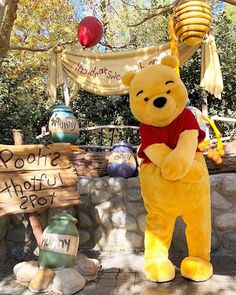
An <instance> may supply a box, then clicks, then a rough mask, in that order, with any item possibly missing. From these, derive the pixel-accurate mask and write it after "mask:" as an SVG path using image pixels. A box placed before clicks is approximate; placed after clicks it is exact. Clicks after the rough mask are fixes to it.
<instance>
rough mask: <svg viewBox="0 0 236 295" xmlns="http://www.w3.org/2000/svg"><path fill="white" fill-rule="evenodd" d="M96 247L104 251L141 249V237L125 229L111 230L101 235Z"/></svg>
mask: <svg viewBox="0 0 236 295" xmlns="http://www.w3.org/2000/svg"><path fill="white" fill-rule="evenodd" d="M98 245H99V246H100V248H101V249H102V250H104V251H129V250H133V249H135V250H136V249H143V237H141V236H140V235H138V234H136V233H134V232H127V230H126V229H121V228H119V229H112V230H110V231H109V232H107V234H106V233H105V232H103V233H102V235H101V238H100V240H99V241H98Z"/></svg>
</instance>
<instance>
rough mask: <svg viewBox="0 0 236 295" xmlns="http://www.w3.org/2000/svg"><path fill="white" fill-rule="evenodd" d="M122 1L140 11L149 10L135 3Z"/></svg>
mask: <svg viewBox="0 0 236 295" xmlns="http://www.w3.org/2000/svg"><path fill="white" fill-rule="evenodd" d="M121 2H122V3H124V4H125V5H127V6H130V7H133V8H135V9H136V10H138V11H140V10H149V8H141V7H138V6H137V5H135V4H132V3H128V2H127V1H125V0H121Z"/></svg>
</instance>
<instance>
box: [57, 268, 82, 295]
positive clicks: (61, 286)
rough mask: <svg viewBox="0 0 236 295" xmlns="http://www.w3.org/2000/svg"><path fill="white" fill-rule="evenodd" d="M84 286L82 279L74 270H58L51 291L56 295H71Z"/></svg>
mask: <svg viewBox="0 0 236 295" xmlns="http://www.w3.org/2000/svg"><path fill="white" fill-rule="evenodd" d="M84 286H85V279H84V277H83V276H82V275H81V274H80V273H79V272H78V271H77V270H76V269H74V268H64V269H61V270H59V271H58V272H57V273H56V275H55V277H54V279H53V283H52V291H53V292H54V293H58V294H65V295H71V294H74V293H76V292H79V291H80V290H81V289H83V288H84Z"/></svg>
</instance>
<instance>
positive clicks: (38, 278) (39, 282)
mask: <svg viewBox="0 0 236 295" xmlns="http://www.w3.org/2000/svg"><path fill="white" fill-rule="evenodd" d="M54 275H55V273H54V271H53V270H51V269H50V268H41V269H39V270H38V271H37V273H36V274H35V276H34V277H33V278H32V280H31V281H30V283H29V289H30V291H32V292H40V291H42V290H44V289H46V288H47V287H48V286H49V285H50V284H51V282H52V281H53V278H54Z"/></svg>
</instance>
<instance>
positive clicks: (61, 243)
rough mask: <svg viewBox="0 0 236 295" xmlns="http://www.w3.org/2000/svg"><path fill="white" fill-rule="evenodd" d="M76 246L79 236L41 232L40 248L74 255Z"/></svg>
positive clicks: (76, 249)
mask: <svg viewBox="0 0 236 295" xmlns="http://www.w3.org/2000/svg"><path fill="white" fill-rule="evenodd" d="M78 246H79V237H75V236H70V235H62V234H53V233H43V237H42V244H41V246H40V250H46V251H51V252H56V253H62V254H68V255H72V256H76V255H77V251H78Z"/></svg>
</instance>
